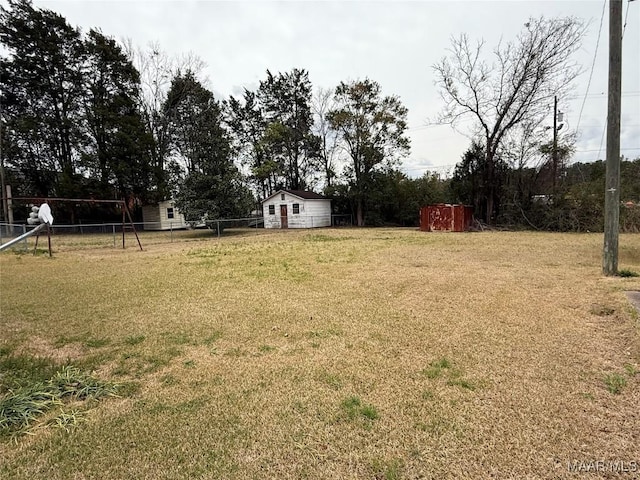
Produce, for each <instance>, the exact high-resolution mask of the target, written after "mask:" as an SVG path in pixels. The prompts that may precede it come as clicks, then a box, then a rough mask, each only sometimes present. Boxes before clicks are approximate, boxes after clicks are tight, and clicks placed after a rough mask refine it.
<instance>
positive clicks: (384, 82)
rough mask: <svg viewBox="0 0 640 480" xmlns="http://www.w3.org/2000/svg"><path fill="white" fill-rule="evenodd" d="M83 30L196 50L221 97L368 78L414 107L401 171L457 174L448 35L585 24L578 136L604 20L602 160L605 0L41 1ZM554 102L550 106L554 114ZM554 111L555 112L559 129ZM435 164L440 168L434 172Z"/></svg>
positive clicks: (589, 115) (632, 69)
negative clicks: (553, 21)
mask: <svg viewBox="0 0 640 480" xmlns="http://www.w3.org/2000/svg"><path fill="white" fill-rule="evenodd" d="M34 5H36V6H38V7H41V8H48V9H51V10H54V11H56V12H59V13H60V14H61V15H63V16H64V17H65V18H66V19H67V21H68V22H69V23H71V24H72V25H75V26H79V27H80V28H81V29H82V30H83V31H87V30H88V29H89V28H92V27H99V28H100V29H101V30H102V31H103V33H105V34H107V35H111V36H114V37H115V38H117V39H123V38H130V39H131V40H132V41H133V42H134V44H135V45H137V46H140V47H144V46H146V45H148V44H149V43H150V42H158V43H159V44H160V46H161V47H162V48H163V49H164V50H166V51H167V52H168V53H172V54H180V53H186V52H193V53H195V54H196V55H198V56H199V57H201V58H202V59H203V60H204V61H205V62H206V64H207V67H206V72H205V74H206V76H207V77H208V80H209V82H208V87H209V88H210V89H212V90H213V91H214V92H216V94H218V95H222V96H225V97H226V96H228V95H232V94H233V95H237V94H239V93H240V92H242V89H243V87H247V88H249V89H255V88H256V87H257V85H258V82H259V81H260V80H262V79H264V78H265V71H266V69H270V70H271V71H272V72H273V73H276V72H285V71H289V70H291V69H293V68H304V69H306V70H307V71H308V72H309V77H310V79H311V82H312V83H313V86H314V89H315V88H318V87H323V88H334V87H335V86H336V85H337V84H338V83H339V82H340V81H344V80H355V79H363V78H365V77H368V78H370V79H372V80H375V81H377V82H379V83H380V84H381V86H382V90H383V93H384V94H385V95H397V96H399V97H400V99H401V100H402V102H403V103H404V105H405V106H406V107H407V108H408V109H409V136H410V137H411V147H412V148H411V155H410V157H409V158H408V159H406V160H405V162H404V165H403V170H404V171H405V172H406V173H408V174H409V175H411V176H420V175H422V174H423V173H424V171H425V170H438V171H440V172H441V173H449V171H450V170H451V167H452V166H453V165H454V164H455V163H456V162H458V161H459V159H460V156H461V155H462V154H463V152H464V151H465V150H466V149H467V148H468V146H469V139H468V138H466V137H465V136H463V135H461V134H459V133H456V132H454V131H452V129H451V127H449V126H426V125H427V120H428V118H430V117H431V118H433V117H434V116H435V115H436V114H437V113H438V111H439V109H440V108H441V107H442V101H441V99H440V97H439V94H438V91H437V89H436V87H435V86H434V83H433V80H434V75H433V72H432V69H431V66H432V65H433V64H434V63H436V62H437V61H438V60H439V59H440V58H441V57H442V56H443V55H445V54H446V49H447V48H448V46H449V45H450V39H451V37H452V36H457V35H459V34H460V33H463V32H464V33H467V34H468V35H469V36H470V38H472V39H476V38H477V39H481V38H482V39H484V40H486V42H487V45H488V46H493V45H495V44H496V43H497V42H498V40H499V39H500V37H502V38H504V39H505V40H509V39H513V38H514V37H515V36H516V34H517V33H518V31H519V30H520V29H521V28H522V27H523V24H524V23H525V22H526V21H527V18H528V17H530V16H534V17H537V16H540V15H544V16H546V17H555V16H568V15H570V16H575V17H578V18H580V19H582V20H584V21H585V22H590V23H589V28H588V34H587V36H586V37H585V39H584V42H583V46H582V49H581V50H580V51H579V52H578V54H577V55H576V60H577V61H578V62H579V63H580V64H582V65H583V66H584V69H585V73H584V74H583V75H582V76H581V77H580V78H579V80H578V82H577V84H576V88H575V90H574V92H575V95H574V96H572V97H571V98H563V99H560V110H562V111H564V112H566V113H565V120H566V121H567V125H568V127H569V128H570V129H575V128H576V126H577V124H578V117H579V113H580V109H581V105H582V102H583V99H584V96H585V93H586V90H587V82H588V79H589V73H590V71H591V64H592V62H593V60H594V54H595V52H596V44H597V41H598V32H599V30H600V21H601V15H602V12H603V7H604V6H605V5H606V8H604V22H603V24H602V31H601V37H600V41H599V47H598V50H597V56H596V57H595V68H594V70H593V78H592V81H591V86H590V88H589V95H588V96H587V97H586V101H585V104H584V111H583V113H582V116H581V118H580V136H579V139H578V143H577V153H576V156H575V158H574V160H578V161H593V160H596V159H598V158H604V155H605V153H604V152H605V142H604V141H602V138H603V132H604V129H605V121H606V108H607V99H606V90H607V72H608V1H605V0H598V1H584V0H574V1H551V0H548V1H535V2H534V1H526V0H513V1H491V2H489V1H469V0H467V1H412V2H400V1H377V2H364V1H339V2H329V1H294V2H276V1H251V2H249V1H227V2H221V1H194V0H181V1H161V0H156V1H152V0H149V1H138V0H126V1H125V0H123V1H115V0H77V1H72V0H46V1H45V0H36V1H34ZM623 5H624V6H623V14H624V13H626V12H627V6H628V7H629V10H628V17H627V25H626V29H625V34H624V39H623V81H622V91H623V97H622V134H621V137H622V138H621V149H622V152H621V153H622V154H624V155H625V156H627V157H631V158H636V157H638V156H640V66H639V65H640V1H635V2H632V3H628V2H627V1H626V0H625V1H624V4H623ZM551 107H552V106H551V105H550V108H551ZM552 118H553V117H552V114H550V116H549V122H550V124H551V122H552V121H553V120H552ZM436 167H437V168H436Z"/></svg>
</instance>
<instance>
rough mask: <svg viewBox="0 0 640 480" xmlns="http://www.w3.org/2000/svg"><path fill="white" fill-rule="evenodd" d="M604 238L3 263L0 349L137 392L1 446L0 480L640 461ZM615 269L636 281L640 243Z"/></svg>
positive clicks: (165, 251) (324, 236)
mask: <svg viewBox="0 0 640 480" xmlns="http://www.w3.org/2000/svg"><path fill="white" fill-rule="evenodd" d="M601 241H602V239H601V235H575V234H566V235H565V234H544V233H504V232H501V233H490V232H487V233H474V234H425V233H421V232H416V231H412V230H385V229H376V230H358V229H347V230H318V231H289V232H275V233H265V234H262V235H255V234H251V235H247V236H232V237H228V238H222V239H221V240H216V239H206V240H197V239H196V240H193V239H192V241H190V242H189V243H172V244H158V243H153V242H148V243H147V244H146V245H145V251H144V252H139V251H136V250H135V249H134V248H133V247H130V248H128V249H127V250H125V251H122V250H117V249H111V250H110V249H104V248H100V249H83V250H78V249H74V248H72V247H69V248H65V247H63V246H59V247H57V248H58V253H57V254H56V255H55V256H54V258H53V259H48V258H46V257H41V256H38V257H32V256H30V255H21V256H20V255H14V254H10V253H9V254H3V255H0V267H1V268H2V296H1V299H0V302H1V303H0V307H1V309H2V310H1V311H2V320H1V321H2V325H1V327H2V331H3V332H4V334H3V339H2V340H1V341H0V342H1V343H0V347H4V348H5V350H13V351H20V352H23V351H28V352H32V353H33V354H41V355H46V356H49V357H53V358H60V355H59V354H58V353H56V352H52V348H53V349H65V348H67V349H68V351H69V352H73V358H72V360H74V361H76V362H80V364H82V365H84V366H86V367H87V368H94V369H96V371H97V373H98V375H99V376H100V377H102V378H104V379H108V380H110V381H114V382H120V383H124V382H137V383H138V384H139V386H140V388H139V390H138V391H136V392H135V393H132V394H131V395H129V396H127V397H124V398H121V399H116V400H108V401H105V402H103V403H101V404H99V405H97V406H92V408H91V409H89V410H88V411H87V412H86V419H85V421H84V422H83V423H82V424H81V426H79V427H78V428H77V429H76V430H74V431H72V432H71V433H67V432H64V431H55V432H50V431H45V430H43V431H40V430H38V432H37V434H36V435H34V436H30V437H28V438H24V439H21V440H20V441H19V442H18V444H17V445H16V444H12V443H8V442H4V443H0V458H2V462H0V477H2V478H45V477H46V478H52V479H57V478H123V479H124V478H149V479H154V478H159V479H160V478H167V479H168V478H171V479H174V478H336V479H337V478H387V479H393V478H433V479H439V478H575V477H576V473H573V472H569V471H568V468H567V464H568V462H572V461H574V460H578V461H587V462H588V461H595V460H623V461H626V462H630V461H640V428H639V425H640V413H639V412H638V405H639V404H640V375H639V374H638V373H637V372H638V370H640V340H639V338H640V335H639V333H640V332H639V322H638V315H637V313H636V312H635V311H634V310H633V309H632V308H631V307H630V306H629V303H628V301H627V299H626V298H625V296H624V293H623V292H624V290H640V279H638V278H625V279H622V278H604V277H602V276H601V274H600V255H601ZM130 245H131V244H130ZM54 247H55V244H54ZM620 252H621V256H620V260H621V265H622V266H624V267H626V268H629V269H632V270H636V271H640V236H638V235H623V236H622V237H621V250H620ZM70 355H71V354H70ZM610 374H620V375H624V376H625V379H626V386H625V387H624V388H622V390H621V392H620V393H619V394H613V393H611V392H610V391H609V390H608V389H607V385H606V382H605V377H606V376H607V375H610ZM354 397H355V398H356V400H355V402H357V403H358V405H360V406H359V407H357V408H355V409H350V408H349V407H348V405H349V404H350V403H349V402H352V403H353V398H354ZM365 407H366V408H369V407H370V408H371V409H373V411H374V412H375V413H376V414H377V418H376V415H373V414H368V413H367V412H368V411H364V410H363V408H365ZM608 474H609V475H611V476H613V474H612V473H611V472H609V473H608ZM635 475H636V476H637V475H638V473H636V474H635ZM605 476H606V475H605Z"/></svg>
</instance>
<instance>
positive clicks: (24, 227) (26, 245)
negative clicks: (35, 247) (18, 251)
mask: <svg viewBox="0 0 640 480" xmlns="http://www.w3.org/2000/svg"><path fill="white" fill-rule="evenodd" d="M25 233H27V226H26V225H22V234H23V235H24V234H25ZM24 249H25V250H28V249H29V245H28V244H27V238H26V237H25V239H24Z"/></svg>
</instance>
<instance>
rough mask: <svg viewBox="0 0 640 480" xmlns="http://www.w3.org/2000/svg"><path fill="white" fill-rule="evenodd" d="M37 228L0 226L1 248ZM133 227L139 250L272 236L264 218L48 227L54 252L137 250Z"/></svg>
mask: <svg viewBox="0 0 640 480" xmlns="http://www.w3.org/2000/svg"><path fill="white" fill-rule="evenodd" d="M331 224H332V226H334V227H341V226H343V227H348V226H351V225H352V217H351V215H332V216H331ZM36 226H37V225H26V224H15V223H14V224H8V223H0V245H2V244H4V243H7V242H8V241H10V240H12V239H14V238H16V237H18V236H20V235H22V234H24V233H26V232H28V231H30V230H33V229H34V228H35V227H36ZM133 227H135V231H136V233H137V234H138V236H139V238H140V242H141V243H142V247H143V248H144V246H145V245H153V244H162V243H172V242H188V241H194V240H203V239H207V238H215V237H223V236H225V237H226V236H232V235H260V234H264V233H269V232H272V231H273V230H272V229H265V228H264V219H263V217H249V218H232V219H218V220H211V221H208V222H207V224H206V226H200V227H198V228H184V225H183V224H182V223H179V222H176V223H175V224H173V223H171V222H169V223H168V224H167V223H166V222H165V223H162V224H161V223H160V222H146V223H144V222H135V223H134V224H133V226H132V224H130V223H125V224H124V226H123V224H122V223H121V222H119V223H78V224H73V225H64V224H54V225H53V226H52V227H51V230H50V232H51V238H52V243H53V245H54V249H55V251H63V250H78V249H83V248H122V247H123V242H124V245H125V247H127V248H128V247H135V248H137V242H136V238H135V235H134V231H133ZM38 235H39V236H40V237H43V236H44V237H46V235H47V234H46V233H45V232H39V233H38ZM46 244H47V243H46V241H45V242H44V244H43V243H39V248H42V246H43V245H44V246H46ZM34 245H35V236H32V237H28V238H25V239H24V240H23V241H20V242H19V243H18V244H16V245H15V246H13V247H12V248H13V249H14V250H22V251H26V250H29V249H31V248H33V246H34Z"/></svg>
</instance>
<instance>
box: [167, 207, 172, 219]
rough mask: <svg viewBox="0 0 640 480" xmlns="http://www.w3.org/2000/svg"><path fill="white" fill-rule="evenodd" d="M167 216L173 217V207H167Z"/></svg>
mask: <svg viewBox="0 0 640 480" xmlns="http://www.w3.org/2000/svg"><path fill="white" fill-rule="evenodd" d="M167 218H169V219H171V218H173V207H169V208H167Z"/></svg>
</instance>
